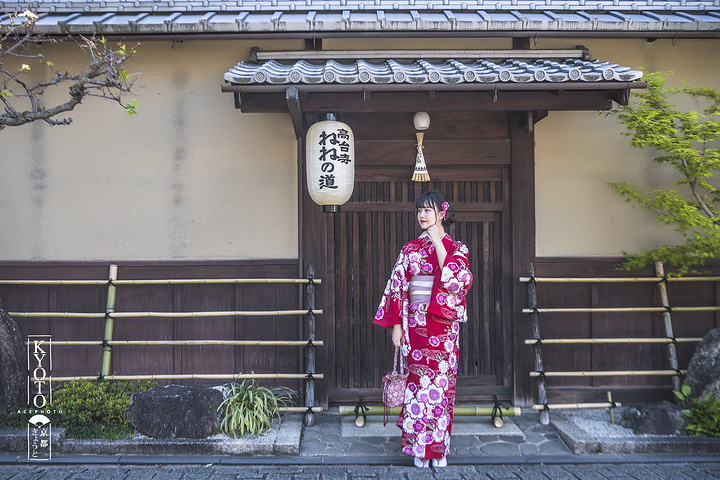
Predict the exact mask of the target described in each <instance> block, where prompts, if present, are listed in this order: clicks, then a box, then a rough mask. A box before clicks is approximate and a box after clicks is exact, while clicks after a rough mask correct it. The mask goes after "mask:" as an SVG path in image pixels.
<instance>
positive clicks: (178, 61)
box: [0, 38, 720, 261]
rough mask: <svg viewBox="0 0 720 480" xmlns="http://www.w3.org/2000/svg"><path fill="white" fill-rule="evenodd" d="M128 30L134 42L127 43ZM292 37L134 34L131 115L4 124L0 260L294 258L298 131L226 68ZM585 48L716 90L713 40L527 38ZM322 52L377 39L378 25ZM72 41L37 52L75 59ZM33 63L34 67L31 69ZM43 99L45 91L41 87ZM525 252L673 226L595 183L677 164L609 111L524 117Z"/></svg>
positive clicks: (667, 176)
mask: <svg viewBox="0 0 720 480" xmlns="http://www.w3.org/2000/svg"><path fill="white" fill-rule="evenodd" d="M128 43H130V42H128ZM253 45H259V46H260V47H261V49H262V50H300V49H302V48H303V43H302V42H301V41H290V40H288V41H268V40H264V41H261V42H258V41H255V42H250V41H229V40H228V41H225V40H224V41H218V40H213V41H211V40H186V41H184V42H175V43H171V42H170V41H169V40H158V41H144V42H143V43H142V45H140V46H139V54H138V58H137V60H136V61H134V62H133V63H132V67H134V68H135V69H137V70H138V71H139V72H142V75H139V76H138V78H137V83H136V86H135V88H134V92H135V93H134V96H135V97H136V98H137V100H138V101H139V103H140V114H139V115H138V116H135V117H131V118H128V117H127V116H126V114H125V113H124V112H123V111H122V109H121V108H120V107H119V106H117V105H115V104H113V103H111V102H107V101H103V100H99V99H88V100H86V101H85V102H84V103H83V104H82V105H81V106H80V107H78V108H77V109H76V110H75V111H74V112H72V113H71V114H70V116H71V117H72V118H73V123H72V125H71V126H68V127H50V126H48V125H46V124H44V123H34V124H31V125H26V126H23V127H13V128H7V129H5V130H3V131H0V156H2V159H3V165H4V167H5V168H4V169H3V175H1V176H0V225H2V226H3V228H2V229H0V260H68V261H74V260H124V259H128V260H129V259H133V260H142V259H152V260H169V259H253V258H295V257H296V256H297V254H298V252H297V250H298V245H297V229H298V225H297V164H296V149H297V146H296V141H295V138H294V134H293V128H292V124H291V121H290V117H289V115H287V114H246V113H241V112H240V111H238V110H236V109H235V108H234V105H233V98H232V95H231V94H228V93H222V92H220V85H221V83H222V76H223V73H225V71H227V69H228V68H229V67H230V66H231V65H234V64H235V63H236V62H238V61H240V60H246V59H247V58H248V53H249V49H250V47H251V46H253ZM575 45H584V46H585V47H587V48H589V50H590V53H591V55H592V57H593V58H597V59H601V60H609V61H612V62H616V63H619V64H620V65H623V66H629V67H632V68H637V67H641V68H644V69H645V70H646V71H665V72H667V71H674V72H675V74H674V75H673V76H672V77H671V78H670V81H669V84H671V85H680V84H681V83H682V82H683V81H687V82H688V83H689V84H691V85H706V86H710V87H713V88H716V89H720V75H718V74H719V73H720V66H718V62H717V47H718V41H717V40H685V39H679V40H676V41H672V40H669V39H660V40H656V41H654V42H647V41H646V40H645V39H587V38H580V39H542V38H539V39H537V44H533V48H542V49H550V48H563V49H566V48H572V47H574V46H575ZM392 47H393V48H477V49H482V48H488V49H489V48H511V42H510V40H509V39H492V38H489V39H468V40H462V39H432V40H430V39H415V40H409V39H406V40H398V41H397V42H395V43H394V44H393V46H392ZM324 48H326V49H329V50H331V49H345V48H355V49H368V48H387V44H386V41H385V40H383V39H379V38H372V39H358V40H330V39H328V40H327V41H326V42H325V43H324ZM77 52H78V49H77V47H76V46H74V45H73V44H65V45H61V46H55V47H52V48H51V49H49V50H48V51H47V52H46V57H47V58H48V59H52V61H53V62H54V63H55V64H56V65H58V66H59V65H68V64H69V65H72V62H73V61H82V57H80V56H77ZM33 71H34V72H35V74H41V73H42V71H41V67H39V68H35V69H34V70H33ZM50 95H51V96H52V95H53V93H52V92H50ZM535 134H536V158H535V162H536V185H535V186H536V219H537V253H538V255H540V256H616V255H621V254H622V252H623V251H629V252H632V251H637V250H639V249H642V248H646V247H651V246H654V245H657V244H661V243H664V242H666V241H669V240H673V239H676V238H677V237H676V234H675V233H674V232H673V231H672V229H671V228H670V227H667V226H665V225H660V224H658V223H657V222H655V221H654V219H653V218H652V216H651V215H650V214H649V213H648V212H645V211H642V210H639V209H636V208H632V207H631V206H630V205H629V204H627V203H625V202H624V201H623V200H622V199H621V198H620V197H618V196H616V195H615V194H614V193H612V191H611V190H610V189H609V187H608V186H607V182H611V181H627V182H628V183H631V184H638V185H640V186H643V187H647V188H656V187H667V186H669V185H670V184H671V182H672V181H673V179H674V177H673V172H672V171H671V170H670V169H668V168H660V167H658V166H656V165H655V164H653V163H652V162H651V158H652V154H651V152H645V151H639V150H634V149H632V148H630V147H629V146H628V145H627V139H626V138H625V137H623V136H622V135H621V127H620V126H619V125H618V124H617V122H616V120H615V119H614V118H613V117H605V116H602V115H598V114H597V113H595V112H551V113H550V115H549V116H548V117H547V118H545V119H543V120H542V121H541V122H539V123H538V124H537V125H536V126H535Z"/></svg>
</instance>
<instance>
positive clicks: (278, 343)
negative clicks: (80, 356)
mask: <svg viewBox="0 0 720 480" xmlns="http://www.w3.org/2000/svg"><path fill="white" fill-rule="evenodd" d="M26 343H27V342H26ZM45 343H46V344H48V345H52V346H69V345H71V346H93V345H110V346H130V345H176V346H195V345H228V346H263V347H306V346H308V344H309V343H310V342H308V341H307V340H110V341H109V342H101V341H98V340H51V341H49V342H45ZM312 345H314V346H318V347H322V346H323V341H322V340H313V341H312Z"/></svg>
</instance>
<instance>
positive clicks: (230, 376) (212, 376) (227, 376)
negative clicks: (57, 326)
mask: <svg viewBox="0 0 720 480" xmlns="http://www.w3.org/2000/svg"><path fill="white" fill-rule="evenodd" d="M313 376H314V377H315V378H324V375H323V374H322V373H316V374H314V375H313ZM253 378H254V379H280V378H284V379H304V378H307V374H306V373H240V374H237V373H187V374H161V375H105V376H103V380H124V381H135V380H239V379H253ZM78 379H85V380H98V377H97V376H95V377H92V376H89V375H78V376H74V377H53V380H54V381H56V382H69V381H72V380H78Z"/></svg>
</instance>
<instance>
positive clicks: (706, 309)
mask: <svg viewBox="0 0 720 480" xmlns="http://www.w3.org/2000/svg"><path fill="white" fill-rule="evenodd" d="M666 311H667V309H666V308H664V307H586V308H585V307H583V308H538V309H537V310H532V309H530V308H523V310H522V313H531V314H532V313H660V312H666ZM672 311H673V312H720V306H713V307H707V306H706V307H672Z"/></svg>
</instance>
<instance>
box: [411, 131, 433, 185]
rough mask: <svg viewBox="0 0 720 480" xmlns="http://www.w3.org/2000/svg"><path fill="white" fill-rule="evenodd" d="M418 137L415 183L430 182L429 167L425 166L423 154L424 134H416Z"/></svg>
mask: <svg viewBox="0 0 720 480" xmlns="http://www.w3.org/2000/svg"><path fill="white" fill-rule="evenodd" d="M415 136H416V137H417V142H418V143H417V155H416V156H415V171H414V172H413V176H412V180H413V182H429V181H430V175H429V174H428V171H427V165H425V155H424V154H423V144H422V142H423V137H424V136H425V134H424V133H423V132H416V133H415Z"/></svg>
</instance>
